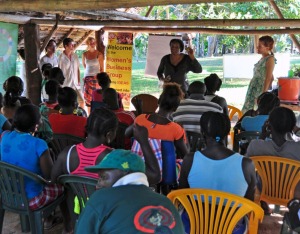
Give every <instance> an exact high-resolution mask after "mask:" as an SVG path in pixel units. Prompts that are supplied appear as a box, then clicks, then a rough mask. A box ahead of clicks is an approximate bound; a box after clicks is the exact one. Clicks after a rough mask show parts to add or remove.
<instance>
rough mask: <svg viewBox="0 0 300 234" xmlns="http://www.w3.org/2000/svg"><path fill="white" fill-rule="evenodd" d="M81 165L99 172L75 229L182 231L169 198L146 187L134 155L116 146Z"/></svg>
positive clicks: (140, 163) (88, 231) (142, 163)
mask: <svg viewBox="0 0 300 234" xmlns="http://www.w3.org/2000/svg"><path fill="white" fill-rule="evenodd" d="M85 169H86V170H87V171H89V172H95V173H98V174H99V180H98V183H97V189H99V190H98V191H96V192H95V193H94V194H93V195H92V196H91V198H90V199H89V201H88V202H87V203H86V207H85V209H84V210H83V212H82V213H81V215H80V217H79V220H78V223H77V226H76V233H78V234H79V233H80V234H81V233H89V234H92V233H106V234H109V233H130V234H133V233H174V234H177V233H178V234H182V233H184V230H183V225H182V222H181V219H180V216H179V214H178V212H177V210H176V208H175V207H174V205H173V204H172V203H171V201H170V200H169V199H168V198H166V197H165V196H163V195H160V194H158V193H155V192H153V191H152V190H151V189H150V188H149V187H148V186H149V184H148V181H147V177H146V175H145V163H144V161H143V160H142V159H141V158H140V157H139V156H138V155H136V154H134V153H132V152H131V151H128V150H122V149H116V150H113V151H112V152H111V153H109V154H108V155H106V156H105V157H104V158H103V160H102V161H101V162H100V163H99V164H98V165H95V166H91V167H86V168H85Z"/></svg>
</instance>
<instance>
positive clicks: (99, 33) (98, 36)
mask: <svg viewBox="0 0 300 234" xmlns="http://www.w3.org/2000/svg"><path fill="white" fill-rule="evenodd" d="M103 35H104V30H103V29H102V28H101V29H100V30H98V31H95V38H96V43H97V50H99V51H100V52H101V53H102V54H103V56H104V58H105V45H104V42H103V39H104V38H103Z"/></svg>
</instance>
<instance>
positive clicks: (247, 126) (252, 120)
mask: <svg viewBox="0 0 300 234" xmlns="http://www.w3.org/2000/svg"><path fill="white" fill-rule="evenodd" d="M279 105H280V100H279V98H278V97H277V96H275V95H274V94H272V93H270V92H264V93H262V94H261V95H259V97H258V98H257V109H256V110H248V111H247V112H246V113H245V114H244V115H243V116H242V118H241V119H239V121H238V122H237V123H236V125H235V127H234V128H235V129H239V130H243V131H257V132H261V128H262V126H263V125H264V123H265V121H266V120H267V119H268V117H269V113H270V112H271V111H272V110H273V109H274V108H275V107H278V106H279Z"/></svg>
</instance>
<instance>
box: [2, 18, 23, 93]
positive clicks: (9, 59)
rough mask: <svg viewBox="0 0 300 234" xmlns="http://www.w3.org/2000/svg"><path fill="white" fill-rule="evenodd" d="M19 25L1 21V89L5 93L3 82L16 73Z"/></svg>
mask: <svg viewBox="0 0 300 234" xmlns="http://www.w3.org/2000/svg"><path fill="white" fill-rule="evenodd" d="M18 28H19V27H18V25H17V24H8V23H0V71H1V72H0V91H1V92H2V93H3V83H4V81H5V80H6V79H7V78H8V77H10V76H14V75H16V63H17V62H16V61H17V45H18V43H17V42H18Z"/></svg>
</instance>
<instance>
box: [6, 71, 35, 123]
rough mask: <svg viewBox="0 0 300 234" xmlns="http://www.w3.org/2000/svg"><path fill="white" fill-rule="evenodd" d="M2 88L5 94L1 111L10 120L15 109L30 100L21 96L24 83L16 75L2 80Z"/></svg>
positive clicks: (28, 102)
mask: <svg viewBox="0 0 300 234" xmlns="http://www.w3.org/2000/svg"><path fill="white" fill-rule="evenodd" d="M3 89H4V91H5V94H4V102H3V107H2V109H1V112H2V113H3V115H4V116H5V117H6V118H7V119H9V120H12V118H13V116H14V114H15V112H16V110H17V109H18V108H19V107H20V106H22V105H24V104H30V103H31V101H30V100H29V99H28V98H26V97H22V96H21V94H22V93H23V90H24V83H23V81H22V79H21V78H20V77H18V76H11V77H9V78H8V79H7V80H6V81H5V82H4V84H3Z"/></svg>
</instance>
